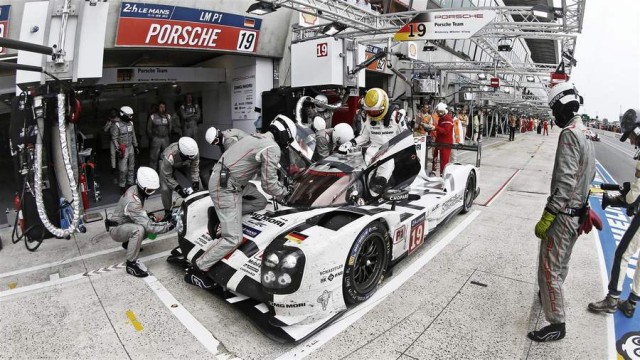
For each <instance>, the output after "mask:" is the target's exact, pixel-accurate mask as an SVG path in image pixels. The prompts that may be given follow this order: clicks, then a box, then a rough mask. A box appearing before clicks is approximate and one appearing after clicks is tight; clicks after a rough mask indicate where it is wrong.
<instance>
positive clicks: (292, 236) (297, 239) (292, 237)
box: [284, 231, 308, 244]
mask: <svg viewBox="0 0 640 360" xmlns="http://www.w3.org/2000/svg"><path fill="white" fill-rule="evenodd" d="M284 238H285V239H287V240H289V241H293V242H294V243H296V244H302V242H303V241H304V239H306V238H308V236H307V235H303V234H300V233H298V232H295V231H294V232H290V233H288V234H287V235H286V236H285V237H284Z"/></svg>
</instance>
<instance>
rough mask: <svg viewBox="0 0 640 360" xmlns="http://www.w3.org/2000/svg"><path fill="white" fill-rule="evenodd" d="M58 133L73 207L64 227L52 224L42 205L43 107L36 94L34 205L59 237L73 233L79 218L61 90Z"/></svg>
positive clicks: (45, 225) (49, 228) (53, 232)
mask: <svg viewBox="0 0 640 360" xmlns="http://www.w3.org/2000/svg"><path fill="white" fill-rule="evenodd" d="M57 100H58V133H59V134H60V146H61V147H62V149H61V150H62V160H63V162H64V168H65V171H66V173H67V178H68V179H69V186H70V187H71V197H72V201H71V207H72V208H73V218H72V220H71V224H70V225H69V227H68V228H66V229H60V228H57V227H56V226H54V225H53V224H52V223H51V221H49V217H48V216H47V212H46V209H45V206H44V200H43V197H42V129H44V109H43V107H42V105H43V104H42V97H41V96H37V97H36V98H35V99H34V109H36V110H35V111H36V119H37V121H38V138H37V142H36V173H35V179H34V187H35V193H36V206H37V208H38V215H39V216H40V220H42V224H44V227H45V228H46V229H47V230H49V232H50V233H52V234H53V235H54V236H56V237H59V238H64V237H67V236H69V235H71V234H73V233H74V232H75V231H76V228H77V227H78V220H79V219H80V198H79V197H78V189H77V184H76V179H75V176H74V173H73V169H72V167H71V155H70V154H69V148H68V146H67V127H66V124H65V94H64V93H63V92H62V91H61V92H60V93H59V94H58V96H57Z"/></svg>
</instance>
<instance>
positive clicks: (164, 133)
mask: <svg viewBox="0 0 640 360" xmlns="http://www.w3.org/2000/svg"><path fill="white" fill-rule="evenodd" d="M169 134H171V115H169V114H167V113H164V114H159V113H155V114H151V116H149V121H148V123H147V135H148V136H150V137H151V146H150V154H149V157H150V158H151V162H150V164H149V166H150V167H151V168H152V169H154V170H157V169H158V157H159V156H160V154H161V153H162V151H164V149H166V148H167V147H168V146H169Z"/></svg>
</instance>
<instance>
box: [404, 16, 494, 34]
mask: <svg viewBox="0 0 640 360" xmlns="http://www.w3.org/2000/svg"><path fill="white" fill-rule="evenodd" d="M495 17H496V13H495V11H492V10H468V11H438V12H429V13H422V14H418V15H416V17H414V18H413V19H412V20H411V21H409V22H408V23H407V24H405V25H404V26H403V27H402V28H401V29H400V31H398V32H397V33H396V34H395V35H394V36H393V40H395V41H415V40H449V39H452V40H453V39H469V38H470V37H472V36H473V35H475V34H476V33H477V32H478V31H480V29H482V28H483V27H485V26H487V24H489V23H490V22H491V21H492V20H493V19H494V18H495Z"/></svg>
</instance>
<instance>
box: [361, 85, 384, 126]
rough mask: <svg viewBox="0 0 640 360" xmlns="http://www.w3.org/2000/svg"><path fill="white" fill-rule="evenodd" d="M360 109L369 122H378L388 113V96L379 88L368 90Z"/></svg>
mask: <svg viewBox="0 0 640 360" xmlns="http://www.w3.org/2000/svg"><path fill="white" fill-rule="evenodd" d="M362 108H363V109H364V111H365V112H366V114H367V116H368V117H370V118H371V120H373V121H380V120H382V119H384V116H385V115H387V112H388V111H389V96H387V93H386V92H385V91H384V90H382V89H380V88H372V89H369V91H367V93H366V94H365V95H364V100H363V101H362Z"/></svg>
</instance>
